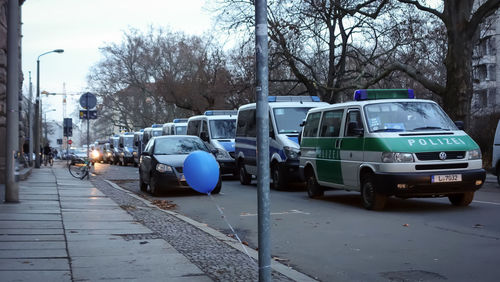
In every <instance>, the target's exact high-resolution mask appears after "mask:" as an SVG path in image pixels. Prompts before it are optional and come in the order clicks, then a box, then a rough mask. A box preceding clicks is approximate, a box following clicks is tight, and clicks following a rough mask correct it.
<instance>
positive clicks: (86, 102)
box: [80, 92, 97, 109]
mask: <svg viewBox="0 0 500 282" xmlns="http://www.w3.org/2000/svg"><path fill="white" fill-rule="evenodd" d="M95 105H97V98H96V97H95V95H94V94H92V93H90V92H87V93H85V94H83V95H82V96H80V106H82V108H84V109H87V108H88V109H92V108H94V107H95Z"/></svg>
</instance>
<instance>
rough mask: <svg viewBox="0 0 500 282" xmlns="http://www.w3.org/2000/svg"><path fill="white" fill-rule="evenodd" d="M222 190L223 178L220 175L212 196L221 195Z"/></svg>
mask: <svg viewBox="0 0 500 282" xmlns="http://www.w3.org/2000/svg"><path fill="white" fill-rule="evenodd" d="M221 189H222V176H221V175H220V174H219V181H218V182H217V185H216V186H215V188H214V190H212V192H211V193H210V194H219V193H220V190H221Z"/></svg>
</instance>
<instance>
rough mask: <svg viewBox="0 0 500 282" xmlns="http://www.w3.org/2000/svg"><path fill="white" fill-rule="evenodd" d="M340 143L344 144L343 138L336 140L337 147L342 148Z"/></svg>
mask: <svg viewBox="0 0 500 282" xmlns="http://www.w3.org/2000/svg"><path fill="white" fill-rule="evenodd" d="M340 145H342V139H337V141H335V148H336V149H340Z"/></svg>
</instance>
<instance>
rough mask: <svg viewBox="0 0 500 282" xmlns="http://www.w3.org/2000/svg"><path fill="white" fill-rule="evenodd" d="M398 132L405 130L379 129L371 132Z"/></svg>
mask: <svg viewBox="0 0 500 282" xmlns="http://www.w3.org/2000/svg"><path fill="white" fill-rule="evenodd" d="M399 131H405V130H404V129H401V128H381V129H377V130H374V131H373V132H399Z"/></svg>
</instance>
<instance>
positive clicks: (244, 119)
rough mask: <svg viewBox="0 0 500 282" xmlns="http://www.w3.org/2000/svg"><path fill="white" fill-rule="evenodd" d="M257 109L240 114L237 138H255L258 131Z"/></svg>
mask: <svg viewBox="0 0 500 282" xmlns="http://www.w3.org/2000/svg"><path fill="white" fill-rule="evenodd" d="M255 123H256V121H255V109H251V110H245V111H240V112H239V113H238V124H237V125H236V136H239V137H255V136H257V130H256V125H255Z"/></svg>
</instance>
